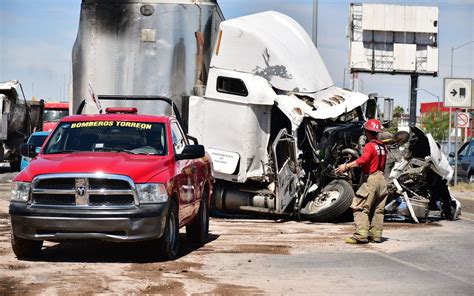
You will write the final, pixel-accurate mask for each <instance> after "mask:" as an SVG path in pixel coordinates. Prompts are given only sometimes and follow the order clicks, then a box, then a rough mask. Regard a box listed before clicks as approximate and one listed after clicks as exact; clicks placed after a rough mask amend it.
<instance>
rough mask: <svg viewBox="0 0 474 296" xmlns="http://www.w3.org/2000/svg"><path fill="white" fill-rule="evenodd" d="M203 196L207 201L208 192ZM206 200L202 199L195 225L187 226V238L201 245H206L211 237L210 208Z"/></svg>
mask: <svg viewBox="0 0 474 296" xmlns="http://www.w3.org/2000/svg"><path fill="white" fill-rule="evenodd" d="M202 196H203V197H206V199H207V196H208V195H207V192H206V191H204V193H203V194H202ZM206 199H205V198H202V199H201V203H200V205H199V212H198V215H197V217H196V219H195V220H194V221H193V223H191V224H190V225H187V226H186V237H187V238H188V240H190V241H192V242H195V243H199V244H205V243H206V242H207V239H208V235H209V208H208V206H207V202H206Z"/></svg>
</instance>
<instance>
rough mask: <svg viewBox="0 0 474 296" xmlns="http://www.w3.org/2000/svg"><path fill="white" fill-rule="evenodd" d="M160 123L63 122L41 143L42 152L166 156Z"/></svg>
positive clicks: (163, 127)
mask: <svg viewBox="0 0 474 296" xmlns="http://www.w3.org/2000/svg"><path fill="white" fill-rule="evenodd" d="M165 131H166V129H165V124H164V123H149V122H146V123H144V122H130V121H82V122H63V123H61V124H60V126H59V127H58V128H57V129H56V130H55V131H54V133H53V135H52V136H51V138H50V140H49V141H48V143H47V144H46V146H45V149H44V152H43V153H45V154H58V153H72V152H80V151H91V152H92V151H93V152H116V153H130V154H149V155H166V154H167V141H166V132H165Z"/></svg>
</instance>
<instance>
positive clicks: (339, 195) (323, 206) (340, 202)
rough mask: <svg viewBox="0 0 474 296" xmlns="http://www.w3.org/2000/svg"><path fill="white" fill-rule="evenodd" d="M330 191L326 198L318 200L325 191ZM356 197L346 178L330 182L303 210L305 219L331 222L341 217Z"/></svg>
mask: <svg viewBox="0 0 474 296" xmlns="http://www.w3.org/2000/svg"><path fill="white" fill-rule="evenodd" d="M325 192H326V193H328V195H327V196H326V197H324V198H321V199H320V200H319V201H316V199H317V198H319V197H321V196H322V194H323V193H325ZM353 197H354V191H353V190H352V186H351V185H350V184H349V183H348V182H347V181H345V180H333V181H331V182H329V183H328V184H327V185H326V186H325V187H324V188H323V189H322V190H321V193H320V194H319V195H318V196H316V197H315V199H313V200H311V201H309V202H308V203H307V204H306V206H305V208H304V209H302V210H301V214H302V217H303V218H304V219H305V220H310V221H319V222H331V221H334V220H336V219H337V218H338V217H340V216H341V215H342V214H343V213H344V212H345V211H347V210H348V209H349V207H350V206H351V203H352V199H353Z"/></svg>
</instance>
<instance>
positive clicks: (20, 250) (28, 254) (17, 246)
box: [11, 234, 43, 259]
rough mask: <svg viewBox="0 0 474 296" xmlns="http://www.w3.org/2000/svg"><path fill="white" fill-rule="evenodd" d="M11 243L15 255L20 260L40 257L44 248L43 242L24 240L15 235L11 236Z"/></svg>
mask: <svg viewBox="0 0 474 296" xmlns="http://www.w3.org/2000/svg"><path fill="white" fill-rule="evenodd" d="M11 243H12V249H13V253H15V255H16V256H17V257H18V259H23V258H34V257H36V256H38V255H39V253H40V251H41V248H42V247H43V241H42V240H38V241H37V240H29V239H24V238H21V237H18V236H16V235H14V234H12V235H11Z"/></svg>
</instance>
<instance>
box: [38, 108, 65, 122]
mask: <svg viewBox="0 0 474 296" xmlns="http://www.w3.org/2000/svg"><path fill="white" fill-rule="evenodd" d="M68 113H69V111H68V110H52V109H50V110H48V109H46V110H44V114H43V121H59V120H60V119H61V118H63V117H65V116H68Z"/></svg>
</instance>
